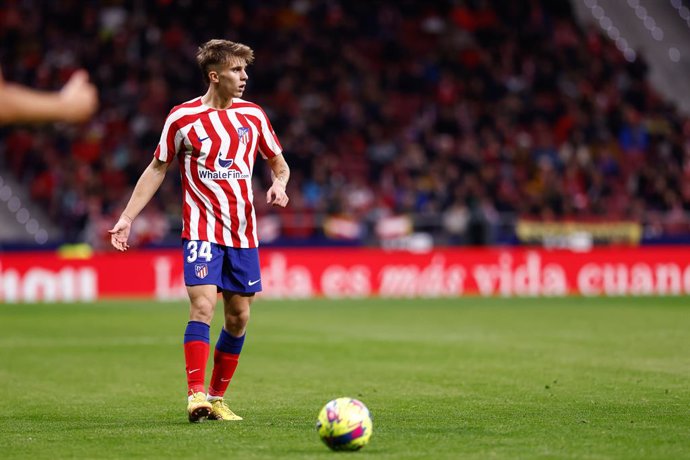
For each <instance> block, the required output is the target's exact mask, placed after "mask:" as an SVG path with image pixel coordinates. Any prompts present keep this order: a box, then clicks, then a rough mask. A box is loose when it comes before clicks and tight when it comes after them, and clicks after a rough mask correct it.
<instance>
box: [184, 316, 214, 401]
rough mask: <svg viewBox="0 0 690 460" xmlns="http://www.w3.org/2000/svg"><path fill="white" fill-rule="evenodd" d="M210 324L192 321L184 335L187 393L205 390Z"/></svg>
mask: <svg viewBox="0 0 690 460" xmlns="http://www.w3.org/2000/svg"><path fill="white" fill-rule="evenodd" d="M208 331H209V326H208V324H204V323H202V322H199V321H190V322H189V323H188V324H187V330H186V331H185V335H184V361H185V366H186V369H187V394H188V395H190V396H191V395H192V393H198V392H201V393H203V392H204V378H205V377H206V363H207V362H208V351H209V345H208V343H209V339H208Z"/></svg>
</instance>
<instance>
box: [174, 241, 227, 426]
mask: <svg viewBox="0 0 690 460" xmlns="http://www.w3.org/2000/svg"><path fill="white" fill-rule="evenodd" d="M183 258H184V280H185V285H186V286H187V294H188V295H189V301H190V307H189V322H188V323H187V327H186V329H185V334H184V355H185V367H186V375H187V389H188V392H187V393H188V404H187V412H188V414H189V420H190V421H192V422H196V421H199V420H202V419H204V418H205V417H206V416H208V414H209V413H210V410H211V405H210V404H209V403H208V402H207V401H206V393H205V391H204V381H205V376H206V364H207V363H208V355H209V337H210V324H211V320H212V319H213V312H214V310H215V307H216V303H217V301H218V288H219V286H220V285H221V277H222V270H223V250H222V249H220V248H219V247H218V246H217V245H214V244H212V243H209V242H207V241H194V240H192V241H186V240H185V241H184V242H183Z"/></svg>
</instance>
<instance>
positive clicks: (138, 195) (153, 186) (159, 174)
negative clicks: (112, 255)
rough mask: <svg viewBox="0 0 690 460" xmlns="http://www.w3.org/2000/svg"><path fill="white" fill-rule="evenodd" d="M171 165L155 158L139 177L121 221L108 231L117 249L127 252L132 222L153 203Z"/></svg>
mask: <svg viewBox="0 0 690 460" xmlns="http://www.w3.org/2000/svg"><path fill="white" fill-rule="evenodd" d="M170 164H172V163H166V162H164V161H161V160H159V159H158V158H154V159H153V160H152V161H151V163H150V164H149V165H148V166H147V167H146V169H145V170H144V172H143V173H142V174H141V177H139V180H138V181H137V185H135V186H134V191H133V192H132V196H131V197H130V198H129V202H128V203H127V207H125V210H124V211H123V212H122V215H121V216H120V219H119V220H118V221H117V223H116V224H115V226H114V227H113V228H112V229H111V230H108V232H109V233H110V242H111V244H112V245H113V246H114V247H115V248H116V249H119V250H120V251H126V250H127V248H128V247H129V245H128V244H127V238H129V231H130V229H131V227H132V221H133V220H134V219H135V218H136V217H137V216H138V215H139V213H140V212H141V210H142V209H144V206H146V204H147V203H148V202H149V201H151V198H153V195H155V194H156V191H157V190H158V188H159V187H160V186H161V184H162V183H163V179H164V178H165V173H166V172H167V171H168V166H170Z"/></svg>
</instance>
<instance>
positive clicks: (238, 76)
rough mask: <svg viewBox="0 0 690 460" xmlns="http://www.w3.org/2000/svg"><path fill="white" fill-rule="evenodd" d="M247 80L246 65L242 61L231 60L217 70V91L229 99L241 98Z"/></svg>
mask: <svg viewBox="0 0 690 460" xmlns="http://www.w3.org/2000/svg"><path fill="white" fill-rule="evenodd" d="M248 79H249V77H248V76H247V63H246V62H245V61H244V59H233V60H231V61H230V62H229V63H228V64H226V65H225V66H223V67H221V68H220V69H218V91H219V92H221V93H223V94H227V95H228V96H230V97H242V93H244V88H245V87H246V86H247V80H248Z"/></svg>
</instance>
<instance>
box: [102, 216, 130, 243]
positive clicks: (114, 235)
mask: <svg viewBox="0 0 690 460" xmlns="http://www.w3.org/2000/svg"><path fill="white" fill-rule="evenodd" d="M131 228H132V221H131V220H130V219H128V218H127V217H120V220H118V221H117V223H116V224H115V226H114V227H113V228H112V229H110V230H108V233H110V244H112V245H113V247H114V248H115V249H117V250H118V251H126V250H127V249H128V248H129V244H127V238H129V231H130V229H131Z"/></svg>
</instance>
